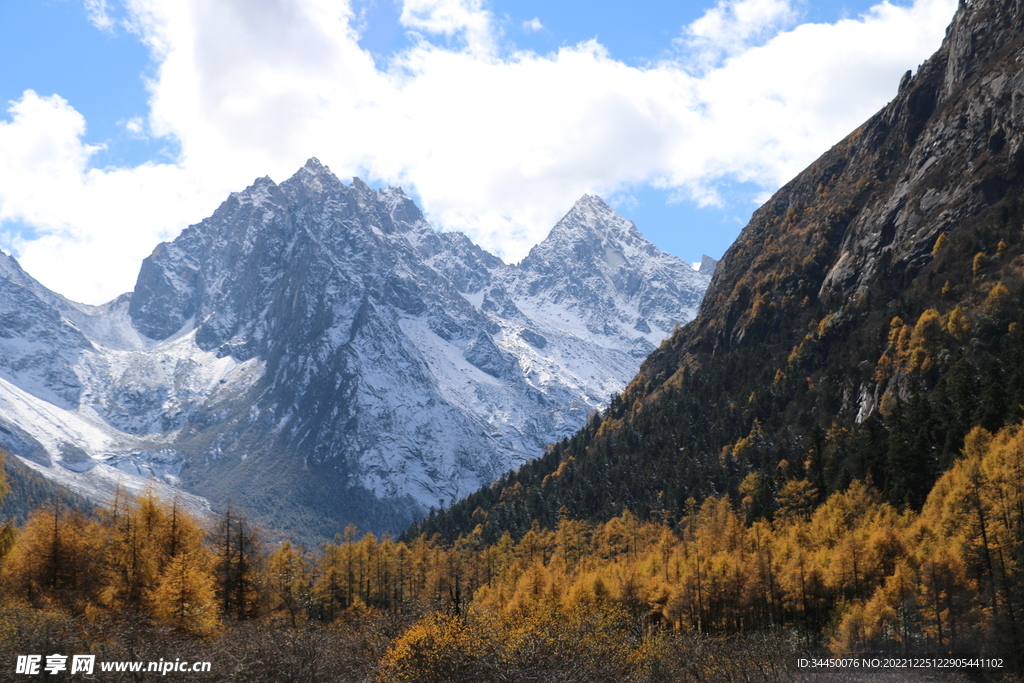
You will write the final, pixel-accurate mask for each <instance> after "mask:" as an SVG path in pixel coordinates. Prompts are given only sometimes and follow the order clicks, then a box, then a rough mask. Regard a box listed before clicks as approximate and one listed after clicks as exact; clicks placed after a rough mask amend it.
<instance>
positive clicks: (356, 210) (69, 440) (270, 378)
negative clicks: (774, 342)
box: [0, 159, 710, 537]
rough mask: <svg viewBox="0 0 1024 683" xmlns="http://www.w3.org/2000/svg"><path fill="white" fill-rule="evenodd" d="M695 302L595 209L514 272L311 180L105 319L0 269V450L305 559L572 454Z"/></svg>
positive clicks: (85, 486)
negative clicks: (315, 548)
mask: <svg viewBox="0 0 1024 683" xmlns="http://www.w3.org/2000/svg"><path fill="white" fill-rule="evenodd" d="M709 279H710V276H709V274H706V273H698V272H696V271H694V270H693V269H692V268H691V267H690V266H688V265H686V264H684V263H683V262H681V261H680V260H679V259H677V258H675V257H673V256H670V255H668V254H664V253H663V252H660V251H659V250H658V249H657V248H656V247H654V246H653V245H652V244H650V243H649V242H647V241H646V240H645V239H644V238H643V237H642V236H641V235H640V233H639V232H638V231H637V230H636V227H635V226H634V225H633V224H632V223H630V222H629V221H626V220H625V219H623V218H622V217H620V216H618V215H617V214H616V213H615V212H614V211H613V210H612V209H610V208H609V207H608V206H607V205H606V204H605V203H604V202H602V201H601V200H600V199H599V198H597V197H590V196H585V197H583V198H582V199H581V200H580V201H579V202H578V203H577V204H576V206H575V207H573V209H572V210H571V211H570V212H569V213H568V214H567V215H566V217H565V218H563V219H562V220H561V221H560V222H559V223H558V225H557V226H555V228H554V229H553V230H552V232H551V235H550V236H549V237H548V238H547V239H546V240H544V242H542V243H541V244H539V245H537V246H536V247H535V248H534V249H533V250H532V251H531V252H530V254H529V256H527V258H526V259H524V260H523V262H522V263H521V264H519V265H516V266H513V265H507V264H504V263H502V261H501V260H500V259H498V258H496V257H494V256H492V255H490V254H488V253H486V252H484V251H483V250H481V249H480V248H479V247H477V246H476V245H474V244H473V243H472V242H471V241H470V240H469V239H468V238H466V237H465V236H464V235H461V234H458V233H438V232H436V231H434V230H433V229H432V228H431V227H430V225H429V224H428V223H427V222H426V221H425V220H424V218H423V216H422V214H421V213H420V211H419V209H418V208H417V207H416V206H415V204H413V202H412V201H411V200H409V198H408V197H406V196H405V195H404V193H402V191H401V190H400V189H396V188H388V189H386V190H383V191H379V192H378V191H375V190H372V189H371V188H369V187H367V186H366V185H365V184H364V183H362V182H361V181H359V180H358V179H356V180H354V181H353V182H352V184H351V185H348V186H346V185H344V184H343V183H341V182H340V181H339V180H338V179H337V178H336V177H335V176H334V175H333V174H332V173H331V172H330V171H329V170H328V169H327V168H325V167H324V166H322V165H321V164H320V163H319V162H317V161H316V160H315V159H313V160H310V161H309V162H308V163H307V164H306V165H305V166H304V167H303V168H302V169H300V170H299V172H298V173H296V174H295V175H294V176H293V177H292V178H290V179H289V180H287V181H285V182H283V183H281V184H276V183H274V182H273V181H272V180H270V179H269V178H261V179H259V180H257V181H256V182H255V183H254V184H253V185H252V186H251V187H249V188H247V189H246V190H245V191H243V192H238V193H234V194H232V195H231V196H230V197H229V198H228V199H227V200H226V201H225V202H224V203H223V204H222V205H221V207H220V208H218V209H217V211H215V212H214V214H213V215H212V216H211V217H209V218H207V219H206V220H204V221H202V222H201V223H199V224H196V225H194V226H191V227H189V228H188V229H186V230H185V231H183V232H182V234H181V235H180V236H179V237H178V238H177V239H175V240H174V241H173V242H170V243H165V244H161V245H159V246H157V248H156V249H155V250H154V251H153V253H152V255H151V256H149V257H148V258H147V259H146V260H145V261H144V262H143V264H142V268H141V270H140V272H139V278H138V282H137V284H136V288H135V290H134V291H133V292H132V293H131V294H130V295H124V296H122V297H119V298H118V299H116V300H114V301H112V302H110V303H109V304H105V305H104V306H84V305H80V304H75V303H73V302H69V301H67V300H65V299H63V298H62V297H59V296H58V295H56V294H53V293H50V292H48V291H47V290H45V288H43V287H42V286H41V285H39V284H38V283H36V282H35V281H34V280H32V279H31V278H30V277H29V276H28V275H27V274H25V273H24V272H23V271H21V269H20V268H19V267H18V266H17V263H16V262H14V260H13V259H10V258H9V257H6V256H2V255H0V295H2V296H3V298H0V444H2V445H4V446H6V447H7V448H8V449H9V450H11V451H12V452H13V453H15V454H16V455H18V456H19V457H21V458H23V459H25V460H27V461H31V462H33V463H34V465H33V466H34V467H36V468H37V469H39V470H40V471H43V472H44V473H49V475H50V476H52V477H53V478H55V479H58V480H60V481H62V482H74V486H75V487H76V488H78V489H79V490H83V491H86V492H88V491H89V490H90V487H91V488H92V489H94V490H93V494H94V495H95V496H98V495H102V494H103V492H104V491H108V490H109V486H108V485H106V484H103V482H104V481H107V480H109V478H110V476H114V475H116V476H124V477H135V480H134V481H135V485H138V482H139V481H141V480H144V479H146V478H150V477H152V478H155V479H156V480H157V481H159V482H160V484H159V485H160V486H164V487H173V488H176V489H183V490H187V491H190V492H191V493H193V494H197V495H199V496H205V497H207V498H209V499H210V500H212V501H214V502H225V501H228V500H231V501H234V502H235V503H237V504H240V505H243V506H244V507H246V508H248V509H249V510H250V512H252V513H253V514H254V515H255V516H256V517H258V518H259V519H261V520H263V521H264V522H266V523H268V524H270V525H272V526H275V527H278V528H291V529H293V530H295V531H297V532H299V533H303V534H306V535H307V536H309V537H318V536H320V537H322V536H330V535H332V534H333V533H334V532H335V531H336V530H337V529H340V528H342V527H343V526H344V524H345V523H347V522H355V523H356V524H358V525H359V526H360V527H361V528H364V529H369V530H374V531H383V530H392V531H393V530H397V529H400V528H402V527H403V526H404V525H405V524H407V523H408V522H409V521H411V520H413V519H415V518H417V517H419V516H421V515H423V514H424V513H425V512H426V511H427V509H428V508H430V507H432V506H445V505H449V504H450V503H451V502H452V501H454V500H456V499H458V498H460V497H461V496H463V495H465V494H467V493H469V492H470V491H472V490H474V489H476V488H478V487H479V486H481V485H483V484H486V483H487V482H489V481H491V480H493V479H494V478H495V477H497V476H498V475H500V474H501V473H502V472H504V471H507V470H508V469H511V468H513V467H516V466H517V465H519V464H521V463H522V462H523V461H525V460H526V459H527V458H530V457H533V456H535V455H536V454H538V453H540V452H541V449H542V448H543V447H544V445H546V444H548V443H551V442H553V441H556V440H558V439H559V438H561V437H563V436H566V435H568V434H570V433H572V432H573V431H574V430H575V429H577V428H578V427H579V426H580V425H581V424H582V423H583V421H584V420H585V419H586V417H587V415H588V414H589V413H590V412H591V411H593V410H594V409H596V408H599V407H600V406H602V405H603V404H604V403H605V402H606V401H607V400H608V398H609V397H610V395H611V394H612V393H614V392H616V391H619V390H621V389H622V387H623V386H624V385H625V383H626V382H628V381H629V380H630V379H631V378H632V377H633V375H634V374H635V372H636V370H637V368H638V367H639V363H640V360H641V359H642V358H643V357H644V356H645V355H646V354H647V353H649V352H650V351H651V350H652V349H653V348H655V346H656V345H657V344H658V343H659V342H660V341H661V340H662V339H664V338H665V337H666V336H668V335H669V334H670V333H671V331H672V329H673V327H674V326H675V325H677V324H682V323H685V322H686V321H688V320H690V319H692V318H693V317H694V315H695V314H696V311H697V308H698V306H699V304H700V300H701V297H702V295H703V292H704V289H705V288H706V287H707V284H708V280H709ZM101 475H102V476H101ZM76 477H77V479H76ZM103 477H106V478H107V479H103ZM167 490H168V491H169V490H171V489H167Z"/></svg>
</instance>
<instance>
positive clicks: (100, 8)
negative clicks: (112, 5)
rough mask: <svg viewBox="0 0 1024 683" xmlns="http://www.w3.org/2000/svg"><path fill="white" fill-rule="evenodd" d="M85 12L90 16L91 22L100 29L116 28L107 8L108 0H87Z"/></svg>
mask: <svg viewBox="0 0 1024 683" xmlns="http://www.w3.org/2000/svg"><path fill="white" fill-rule="evenodd" d="M85 14H86V16H87V17H89V23H91V24H92V25H93V26H95V27H96V28H98V29H99V30H101V31H107V32H111V31H113V30H114V20H113V19H112V18H111V17H110V13H109V12H108V10H107V0H85Z"/></svg>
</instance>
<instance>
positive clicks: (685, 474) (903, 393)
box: [419, 0, 1024, 538]
mask: <svg viewBox="0 0 1024 683" xmlns="http://www.w3.org/2000/svg"><path fill="white" fill-rule="evenodd" d="M896 86H897V84H896V83H893V87H894V89H896ZM1022 223H1024V2H1020V1H1019V0H1010V1H1003V0H974V1H962V2H961V5H960V8H959V10H958V12H957V14H956V16H955V18H954V20H953V23H952V25H951V26H950V29H949V31H948V33H947V36H946V39H945V41H944V43H943V45H942V47H941V48H940V49H939V51H938V52H937V53H936V54H935V55H934V56H933V57H931V58H930V59H929V60H928V61H927V62H925V63H924V64H923V65H922V66H921V67H920V69H919V70H918V72H917V73H916V74H908V75H906V76H905V77H904V78H903V79H902V81H901V83H900V84H899V89H898V91H897V93H896V96H895V97H894V99H893V100H892V101H891V102H890V103H889V104H888V105H887V106H886V107H884V108H883V109H882V110H881V111H880V112H878V113H877V114H876V115H875V116H873V117H872V118H871V119H870V120H868V121H867V122H865V123H864V125H862V126H861V127H859V128H858V129H857V130H855V131H854V132H853V133H851V134H850V135H849V136H847V137H846V139H844V140H842V141H841V142H840V143H839V144H837V145H836V146H834V147H833V148H832V149H831V150H829V151H828V152H826V153H825V154H823V155H822V156H821V157H820V158H819V159H817V160H816V161H815V162H814V163H813V164H811V166H810V167H809V168H807V169H806V170H804V171H803V172H802V173H800V174H799V175H798V176H797V177H796V178H794V179H793V180H792V181H791V182H789V183H787V184H786V185H785V186H784V187H783V188H781V189H780V190H779V191H778V192H777V193H776V194H775V195H774V196H773V197H772V198H771V199H770V200H769V201H768V202H767V203H765V204H764V206H762V207H761V208H759V209H758V210H757V211H756V212H755V214H754V215H753V217H752V219H751V221H750V223H749V224H748V225H747V226H746V227H745V228H744V230H743V231H742V233H741V234H740V236H739V238H738V239H737V240H736V242H735V243H734V244H733V245H732V246H731V247H730V249H729V250H728V251H727V252H726V254H725V255H724V256H723V257H722V260H721V261H720V262H719V263H718V265H717V267H716V268H715V269H714V275H713V277H712V281H711V284H710V286H709V288H708V291H707V294H706V296H705V298H704V302H703V304H702V306H701V309H700V312H699V314H698V316H697V318H696V319H695V320H694V321H693V322H691V323H690V324H688V325H686V326H684V327H683V328H682V329H680V330H679V331H678V332H677V333H676V334H674V335H673V336H672V338H671V339H670V340H668V341H667V342H666V343H664V344H662V345H661V346H660V347H659V349H658V350H656V351H655V352H654V353H652V354H651V355H650V356H649V357H648V358H647V359H646V360H645V361H644V363H643V365H642V367H641V370H640V373H639V374H638V376H637V377H636V378H635V379H634V380H633V381H632V382H630V384H629V386H628V387H627V389H626V391H624V392H623V394H622V396H621V399H620V400H616V401H613V402H612V403H611V405H610V406H609V408H608V410H607V411H606V413H605V414H604V415H603V417H602V419H601V420H595V421H594V422H592V423H588V425H587V427H586V428H585V429H583V430H581V431H580V432H578V433H577V435H576V436H574V438H573V439H571V440H566V441H564V442H562V443H560V444H558V445H557V446H556V447H555V448H553V449H551V450H550V451H549V453H548V454H546V455H545V456H544V458H542V459H541V460H540V461H538V462H536V463H533V464H532V465H531V466H529V467H524V468H522V469H521V470H520V471H519V472H518V473H516V475H515V476H513V477H509V478H507V479H505V480H503V481H502V482H499V483H498V484H496V485H493V486H491V487H489V488H488V489H486V490H482V491H480V492H477V493H475V494H473V495H471V496H470V497H468V498H467V499H466V500H465V501H464V502H463V503H461V504H460V505H458V506H456V507H455V508H453V509H452V511H451V512H450V513H447V514H443V515H439V516H437V517H435V518H432V519H431V520H428V521H427V522H424V523H423V525H421V527H420V528H419V530H421V531H423V532H425V533H428V534H431V533H442V534H447V535H449V537H451V538H453V537H455V536H456V535H458V534H460V533H469V532H471V531H472V530H473V528H474V527H476V526H477V525H480V526H481V527H482V531H483V534H484V536H485V537H490V538H497V537H498V536H499V535H500V534H501V533H502V532H503V531H510V532H512V533H516V532H517V531H519V532H521V530H525V529H529V528H530V527H531V524H533V523H534V522H539V523H540V524H542V525H546V526H548V527H549V528H554V527H555V526H556V525H557V524H558V520H560V519H562V518H563V517H564V513H563V510H562V508H563V506H564V509H565V510H567V511H568V514H570V515H571V516H575V517H580V518H587V517H590V518H591V519H608V518H609V517H611V516H615V515H618V514H621V512H622V510H623V508H625V507H628V508H629V509H630V511H632V512H633V513H634V514H638V515H640V516H650V517H651V518H655V519H661V518H662V516H663V515H671V514H679V512H680V511H684V510H688V509H692V504H693V500H694V499H696V500H699V499H701V498H704V497H707V496H716V497H722V496H726V495H727V496H730V497H731V498H732V500H734V501H737V500H738V501H742V505H741V507H742V508H744V509H745V510H746V511H747V512H746V514H748V515H751V516H750V517H748V519H752V518H753V517H754V516H769V515H771V514H773V512H774V511H775V510H777V509H779V508H782V509H785V506H786V501H785V496H784V495H780V494H782V492H783V491H784V490H785V487H786V485H787V484H788V483H790V482H795V481H800V482H801V483H802V484H806V486H807V487H813V488H812V489H810V490H812V491H814V492H815V493H814V494H813V495H819V496H821V498H820V500H824V496H825V495H827V494H829V493H831V492H833V491H839V490H842V489H844V488H845V487H846V486H847V485H848V484H849V483H850V481H851V480H854V479H858V480H860V481H868V482H871V483H872V485H874V486H876V487H878V489H879V490H880V491H881V492H882V495H884V496H885V497H886V499H887V500H888V502H890V503H892V504H894V505H897V506H902V505H910V506H915V505H921V504H923V503H924V500H925V497H926V496H927V494H928V491H929V490H930V487H931V486H932V484H933V483H934V481H935V480H936V478H937V477H938V474H939V473H940V472H941V470H942V469H943V468H946V467H948V466H949V464H950V463H952V462H954V461H955V459H956V458H957V457H958V455H959V451H960V450H961V447H962V446H963V444H964V443H965V437H966V435H967V434H968V433H969V431H970V430H971V429H972V428H973V427H975V426H981V427H984V428H985V429H988V430H990V431H992V430H995V429H999V428H1000V427H1001V426H1003V425H1005V424H1007V423H1010V424H1013V423H1015V422H1017V421H1019V420H1020V419H1021V414H1022V412H1024V409H1020V408H1019V407H1020V406H1024V399H1022V397H1024V373H1022V372H1021V361H1020V359H1021V358H1022V357H1024V335H1022V334H1021V332H1020V330H1021V329H1024V232H1022V229H1021V226H1022ZM940 236H942V239H940ZM577 258H580V259H583V260H586V261H587V262H588V263H589V264H590V267H594V264H595V263H597V257H596V256H595V255H594V254H593V253H589V252H586V251H581V252H578V254H577ZM703 270H704V268H703V267H702V268H701V271H703ZM915 321H916V322H915ZM636 472H640V473H643V475H641V476H634V473H636ZM644 475H646V476H644ZM758 496H761V500H762V501H763V507H762V508H761V509H760V510H756V511H755V507H756V505H757V503H756V500H757V499H758ZM580 501H586V502H585V504H581V503H580ZM683 514H686V513H685V512H684V513H683Z"/></svg>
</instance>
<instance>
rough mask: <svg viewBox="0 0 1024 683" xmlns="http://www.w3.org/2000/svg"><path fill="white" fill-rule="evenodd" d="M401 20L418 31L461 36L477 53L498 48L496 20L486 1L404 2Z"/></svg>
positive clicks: (423, 0) (427, 0)
mask: <svg viewBox="0 0 1024 683" xmlns="http://www.w3.org/2000/svg"><path fill="white" fill-rule="evenodd" d="M399 21H400V22H401V24H402V25H403V26H405V27H406V28H410V29H413V30H416V31H425V32H427V33H433V34H440V35H445V36H454V35H456V34H460V33H461V34H463V35H464V37H465V41H466V46H467V48H468V49H469V51H470V52H473V53H475V54H481V55H482V54H490V53H491V52H492V51H493V50H494V47H495V46H494V35H493V33H494V28H493V17H492V15H491V13H490V12H488V11H487V10H485V9H484V8H483V0H405V2H404V3H403V5H402V14H401V17H400V18H399Z"/></svg>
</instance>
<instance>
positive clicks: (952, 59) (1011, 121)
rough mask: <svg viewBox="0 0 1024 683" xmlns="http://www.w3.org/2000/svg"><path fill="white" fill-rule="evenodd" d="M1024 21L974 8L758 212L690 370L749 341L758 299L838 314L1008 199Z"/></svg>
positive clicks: (998, 6)
mask: <svg viewBox="0 0 1024 683" xmlns="http://www.w3.org/2000/svg"><path fill="white" fill-rule="evenodd" d="M1022 13H1024V9H1022V5H1021V3H1020V2H1019V1H1017V0H1014V1H1013V2H999V1H998V0H976V1H972V2H962V3H961V7H960V9H959V11H958V12H957V14H956V16H955V17H954V20H953V23H952V25H951V26H950V28H949V30H948V31H947V36H946V39H945V41H944V43H943V45H942V47H941V48H940V49H939V51H938V52H937V53H936V54H935V55H934V56H932V57H931V58H930V59H928V61H926V62H925V63H924V64H922V65H921V67H920V68H919V70H918V72H917V73H916V74H914V75H913V77H912V78H909V77H904V79H903V82H902V83H901V84H900V89H899V92H898V94H897V95H896V97H895V98H894V99H893V100H892V101H891V102H890V103H889V104H888V105H887V106H886V107H885V108H884V109H882V110H881V111H880V112H879V113H878V114H876V115H875V116H873V117H872V118H871V119H870V120H868V121H867V122H866V123H865V124H864V125H863V126H861V127H859V128H858V129H857V130H855V131H854V132H853V133H851V134H850V135H849V136H848V137H847V138H846V139H845V140H843V141H842V142H840V143H839V144H837V145H836V146H835V147H833V148H832V149H831V150H829V151H828V152H826V153H825V154H824V155H822V156H821V157H820V158H819V159H818V160H817V161H816V162H815V163H814V164H812V165H811V166H810V167H809V168H808V169H806V170H805V171H803V172H802V173H800V174H799V175H798V176H797V177H796V178H794V179H793V180H792V181H790V182H789V183H787V184H786V185H785V186H784V187H783V188H782V189H781V190H779V191H778V192H777V193H776V194H775V195H774V196H773V197H772V198H771V199H770V200H769V201H768V202H767V203H765V205H764V206H762V207H761V208H760V209H758V210H757V211H756V212H755V214H754V216H753V218H752V219H751V221H750V223H749V224H748V225H747V227H746V228H744V230H743V231H742V233H741V234H740V236H739V238H738V239H737V240H736V242H735V243H734V244H733V245H732V247H730V249H729V250H728V251H727V252H726V254H725V255H724V256H723V257H722V260H721V262H720V263H719V265H718V267H717V269H716V270H715V274H714V277H713V279H712V283H711V286H710V287H709V290H708V294H707V298H706V299H705V302H704V306H703V308H702V310H701V313H700V315H699V316H698V318H697V320H696V322H695V323H694V324H693V325H690V326H689V327H688V328H687V329H686V330H684V331H683V332H682V334H681V335H680V336H679V337H678V338H677V339H676V340H674V341H673V343H672V344H671V345H670V347H669V350H668V353H669V354H670V355H673V356H678V358H679V362H678V364H679V365H682V366H683V367H692V366H693V365H694V363H696V362H699V358H700V357H701V355H702V354H706V353H712V352H716V351H721V350H724V349H727V348H732V347H734V346H736V345H737V344H742V343H743V340H744V339H745V338H746V336H747V332H748V330H749V328H750V326H751V324H752V322H753V319H752V318H753V315H752V314H753V312H754V310H755V303H756V302H757V301H758V300H760V301H761V302H762V304H763V305H764V306H767V307H768V309H767V310H769V311H772V310H774V311H776V312H778V311H781V310H782V307H784V306H790V305H793V304H794V303H799V301H800V300H802V299H803V297H805V296H806V297H809V298H810V299H811V300H812V301H817V300H819V299H820V300H822V301H826V302H835V305H837V306H838V305H839V304H840V303H842V302H844V301H847V302H849V301H855V300H856V299H857V298H858V297H859V296H861V295H863V294H864V292H865V291H866V287H867V284H868V283H869V282H870V281H871V280H872V278H874V277H876V276H877V275H878V274H879V272H880V268H883V267H884V266H885V265H886V264H890V263H900V264H904V265H906V266H907V267H908V268H910V269H911V270H910V272H911V273H912V272H913V270H914V269H916V268H919V267H920V266H922V265H923V264H925V263H927V262H928V261H929V260H930V259H931V250H932V247H933V245H934V244H935V240H936V239H937V237H938V235H939V234H940V233H943V232H947V233H950V234H952V233H953V232H954V231H963V230H967V229H970V228H969V224H970V221H971V220H972V217H975V216H978V215H979V214H980V213H981V212H983V211H985V210H987V209H988V208H989V207H992V206H994V205H996V204H998V203H999V202H1000V201H1001V200H1003V198H1004V196H1005V194H1006V191H1007V188H1009V187H1010V186H1011V185H1012V184H1014V183H1015V182H1016V181H1017V179H1018V178H1019V175H1020V172H1021V169H1022V167H1024V70H1022V61H1024V51H1022V48H1021V28H1020V26H1021V21H1022ZM666 358H667V357H666ZM674 362H675V361H667V360H666V361H665V362H664V363H663V362H662V361H660V360H656V359H652V363H653V364H655V365H659V367H662V366H664V365H666V364H672V363H674Z"/></svg>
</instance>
